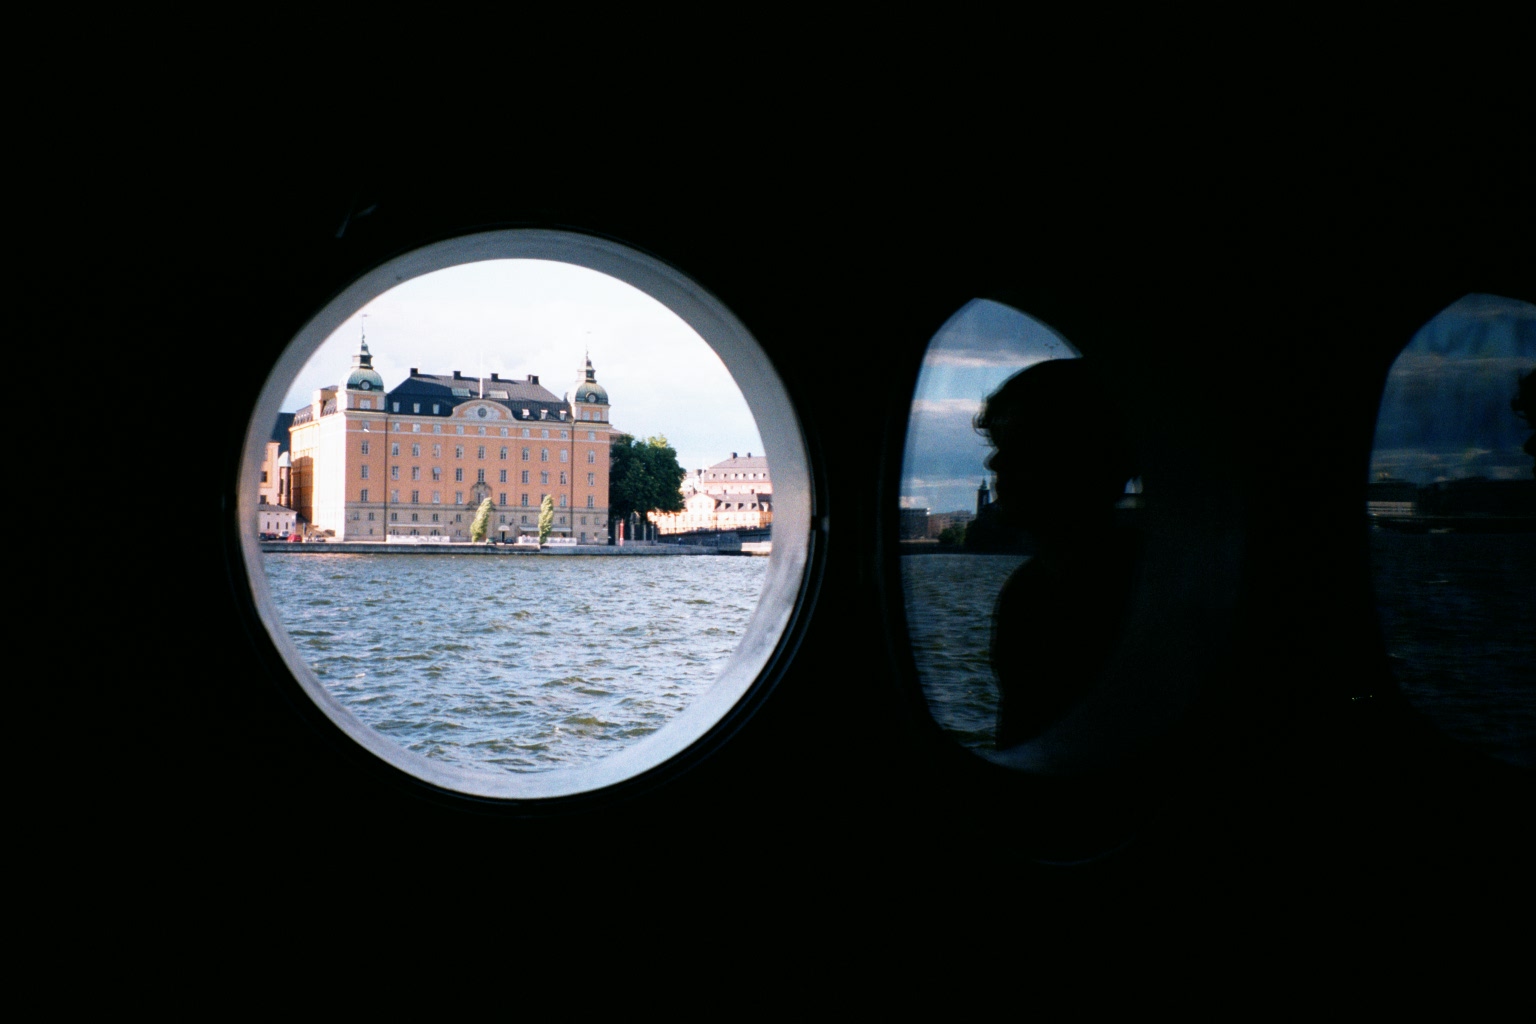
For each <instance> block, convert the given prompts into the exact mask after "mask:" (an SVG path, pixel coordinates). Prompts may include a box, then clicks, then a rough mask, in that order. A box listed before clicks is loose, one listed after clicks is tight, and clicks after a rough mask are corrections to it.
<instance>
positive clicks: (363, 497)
mask: <svg viewBox="0 0 1536 1024" xmlns="http://www.w3.org/2000/svg"><path fill="white" fill-rule="evenodd" d="M523 482H524V483H527V481H526V480H525V481H523ZM543 482H544V483H548V481H547V480H546V481H543ZM563 482H564V481H562V483H563ZM545 497H547V495H540V497H539V501H540V502H541V503H542V502H543V501H544V498H545ZM358 500H359V501H367V500H368V488H366V487H364V488H363V489H362V490H361V491H360V492H359V493H358ZM389 500H390V501H392V502H394V503H395V504H399V503H400V492H399V491H390V492H389ZM410 503H411V504H412V505H419V504H421V492H420V491H412V492H411V502H410ZM442 503H443V492H442V491H433V492H432V504H434V505H441V504H442ZM453 503H454V504H455V505H462V504H464V492H463V491H454V492H453ZM506 503H507V492H506V491H502V492H501V495H500V500H499V501H498V502H497V504H499V505H505V504H506ZM522 503H523V505H525V506H526V505H527V504H528V495H526V494H524V495H522ZM565 506H566V496H565V495H564V494H562V495H560V507H561V508H565ZM596 507H597V498H596V496H595V495H592V494H589V495H587V508H596ZM369 517H370V518H372V513H370V514H369ZM353 518H356V516H354V517H353Z"/></svg>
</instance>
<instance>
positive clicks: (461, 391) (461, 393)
mask: <svg viewBox="0 0 1536 1024" xmlns="http://www.w3.org/2000/svg"><path fill="white" fill-rule="evenodd" d="M453 397H454V398H468V397H469V388H454V389H453Z"/></svg>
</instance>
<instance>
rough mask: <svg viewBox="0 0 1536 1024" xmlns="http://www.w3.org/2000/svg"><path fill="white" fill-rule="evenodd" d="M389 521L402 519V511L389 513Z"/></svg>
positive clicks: (394, 521)
mask: <svg viewBox="0 0 1536 1024" xmlns="http://www.w3.org/2000/svg"><path fill="white" fill-rule="evenodd" d="M395 405H396V406H397V407H398V406H399V405H400V403H399V402H396V403H395ZM395 411H396V412H399V411H400V410H399V409H398V408H396V410H395ZM389 521H390V522H392V523H398V522H399V521H400V513H399V512H391V513H390V514H389Z"/></svg>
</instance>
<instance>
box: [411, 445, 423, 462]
mask: <svg viewBox="0 0 1536 1024" xmlns="http://www.w3.org/2000/svg"><path fill="white" fill-rule="evenodd" d="M411 458H413V459H419V458H421V445H419V444H413V445H411Z"/></svg>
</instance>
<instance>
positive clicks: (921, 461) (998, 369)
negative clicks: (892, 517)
mask: <svg viewBox="0 0 1536 1024" xmlns="http://www.w3.org/2000/svg"><path fill="white" fill-rule="evenodd" d="M1077 354H1078V353H1077V351H1076V350H1075V349H1074V348H1073V347H1072V346H1071V345H1070V344H1068V343H1067V341H1066V340H1065V339H1063V338H1062V337H1061V336H1060V335H1058V334H1057V333H1056V332H1055V331H1053V330H1051V329H1050V328H1049V327H1047V326H1045V325H1044V324H1042V323H1041V322H1040V321H1038V320H1035V319H1034V318H1032V317H1029V316H1026V315H1025V314H1023V313H1021V312H1019V311H1018V310H1016V309H1014V308H1012V307H1011V306H1005V305H1003V304H1001V303H998V302H992V301H990V300H987V299H975V300H973V301H971V302H969V303H967V304H966V305H965V306H963V307H961V309H960V310H959V311H958V312H956V313H955V315H954V316H952V317H950V318H949V320H948V321H946V322H945V324H944V326H943V327H940V328H939V330H938V332H937V333H935V334H934V336H933V340H932V341H931V342H930V343H929V345H928V353H927V355H925V356H924V357H923V367H922V371H921V372H920V373H919V375H918V380H917V391H916V393H915V394H914V395H913V398H912V419H911V421H910V423H909V424H908V426H907V446H906V454H905V456H904V458H903V461H902V472H901V503H902V505H903V506H908V507H912V506H916V507H926V508H927V509H928V510H929V511H930V512H953V511H956V510H963V509H969V510H974V509H975V508H976V488H977V486H978V485H980V483H981V482H982V480H983V479H984V478H985V479H987V480H988V481H989V482H990V480H991V476H990V474H989V473H988V472H987V470H986V466H985V465H984V462H985V459H986V457H987V453H988V452H989V451H990V449H989V448H988V447H987V443H986V441H985V440H984V439H983V438H982V436H981V435H980V434H978V433H976V430H975V428H974V427H973V426H972V420H973V418H974V417H975V415H976V412H977V411H978V410H979V409H980V408H981V402H982V400H983V399H984V398H986V396H987V395H989V394H990V393H992V392H993V391H994V390H996V389H997V386H998V385H999V384H1001V383H1003V381H1005V380H1007V379H1008V378H1009V377H1012V376H1013V375H1014V374H1016V373H1018V372H1019V371H1020V370H1023V369H1024V368H1025V367H1028V366H1033V365H1034V364H1035V363H1038V362H1040V361H1042V360H1045V359H1066V358H1073V357H1076V356H1077Z"/></svg>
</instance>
